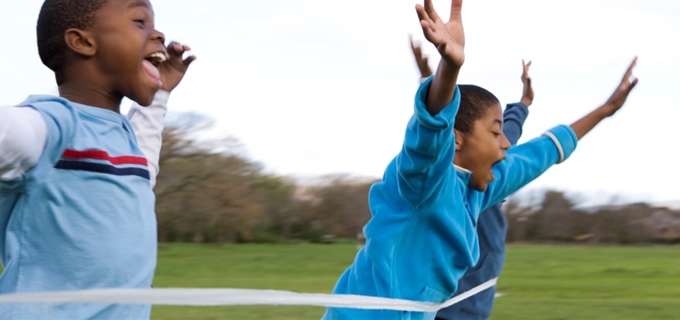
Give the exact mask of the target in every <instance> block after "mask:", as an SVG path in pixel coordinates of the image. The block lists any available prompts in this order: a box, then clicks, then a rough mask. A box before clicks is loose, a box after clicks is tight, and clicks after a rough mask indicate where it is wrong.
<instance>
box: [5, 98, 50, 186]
mask: <svg viewBox="0 0 680 320" xmlns="http://www.w3.org/2000/svg"><path fill="white" fill-rule="evenodd" d="M0 114H1V115H2V117H0V150H2V152H0V180H3V181H10V180H14V179H16V178H19V177H21V176H22V175H23V174H24V173H26V172H27V171H28V170H30V169H31V168H33V166H35V165H36V164H37V163H38V160H39V159H40V157H41V155H42V153H43V149H44V148H45V144H46V142H47V124H46V123H45V120H44V118H43V117H42V115H41V114H40V112H39V111H37V110H35V109H33V108H22V107H0Z"/></svg>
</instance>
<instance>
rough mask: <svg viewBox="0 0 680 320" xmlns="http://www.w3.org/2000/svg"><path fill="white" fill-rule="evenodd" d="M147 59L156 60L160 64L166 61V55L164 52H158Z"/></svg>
mask: <svg viewBox="0 0 680 320" xmlns="http://www.w3.org/2000/svg"><path fill="white" fill-rule="evenodd" d="M147 58H150V59H155V60H156V61H157V62H158V63H163V62H165V60H166V57H165V54H164V53H162V52H156V53H153V54H151V55H149V56H148V57H147Z"/></svg>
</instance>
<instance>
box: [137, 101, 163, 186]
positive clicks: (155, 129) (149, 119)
mask: <svg viewBox="0 0 680 320" xmlns="http://www.w3.org/2000/svg"><path fill="white" fill-rule="evenodd" d="M169 95H170V93H169V92H167V91H159V92H158V93H156V96H155V97H154V100H153V102H152V103H151V105H149V106H148V107H141V106H139V105H138V104H133V106H132V108H131V109H130V112H129V113H128V119H129V121H130V124H131V125H132V129H133V130H134V132H135V137H136V138H137V145H138V146H139V149H140V150H141V151H142V153H144V156H145V157H146V159H147V162H148V166H149V176H150V180H151V186H152V187H153V186H155V184H156V176H157V175H158V172H159V170H160V168H159V161H160V151H161V146H162V144H163V128H164V124H165V114H166V113H167V103H168V98H169Z"/></svg>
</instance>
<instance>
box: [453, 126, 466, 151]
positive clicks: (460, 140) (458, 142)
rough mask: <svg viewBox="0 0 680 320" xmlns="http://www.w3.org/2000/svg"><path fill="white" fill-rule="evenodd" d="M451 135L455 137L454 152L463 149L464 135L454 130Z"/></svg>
mask: <svg viewBox="0 0 680 320" xmlns="http://www.w3.org/2000/svg"><path fill="white" fill-rule="evenodd" d="M453 135H454V136H455V137H456V152H458V151H460V149H462V148H463V144H464V143H465V135H464V134H463V133H462V132H460V131H458V130H456V129H453Z"/></svg>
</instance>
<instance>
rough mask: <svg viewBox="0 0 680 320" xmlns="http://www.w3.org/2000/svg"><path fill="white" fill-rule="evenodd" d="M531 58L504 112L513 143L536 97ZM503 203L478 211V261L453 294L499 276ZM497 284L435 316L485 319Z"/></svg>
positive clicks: (421, 64) (425, 72) (416, 52)
mask: <svg viewBox="0 0 680 320" xmlns="http://www.w3.org/2000/svg"><path fill="white" fill-rule="evenodd" d="M411 50H412V51H413V56H414V58H415V60H416V64H417V65H418V69H419V70H420V75H421V79H422V81H425V80H426V79H427V78H429V77H430V76H432V70H431V69H430V66H429V64H428V61H427V56H425V55H423V52H422V50H421V48H420V46H419V45H417V44H416V43H414V42H413V40H411ZM530 66H531V61H529V62H528V63H525V62H524V60H522V77H521V80H522V83H523V84H524V87H523V88H522V98H521V99H520V101H519V102H516V103H511V104H508V105H507V106H506V108H505V111H504V112H503V134H505V136H506V137H507V138H508V141H510V144H511V145H513V146H514V145H516V144H517V141H518V140H519V138H520V136H521V135H522V126H523V125H524V121H525V120H526V118H527V116H528V115H529V106H530V105H531V103H532V102H533V101H534V90H533V87H532V86H531V78H530V77H529V67H530ZM501 205H502V203H497V204H494V205H493V206H491V207H489V208H488V209H486V210H485V211H483V212H482V213H481V214H480V215H479V220H478V221H477V234H478V236H479V261H478V262H477V264H476V265H475V266H474V267H472V268H469V269H468V270H467V271H466V272H465V274H464V275H463V277H462V278H461V279H460V280H459V281H458V289H457V290H456V293H455V294H454V296H457V295H459V294H463V293H465V292H467V291H468V290H472V289H473V288H475V287H477V286H479V285H481V284H482V283H484V282H487V281H489V280H491V279H495V278H498V277H499V276H500V274H501V271H502V269H503V263H504V261H505V234H506V231H507V228H508V221H507V219H506V218H505V214H504V213H503V211H502V210H501ZM495 294H496V286H493V287H491V288H489V289H486V290H484V291H482V292H480V293H477V294H475V295H473V296H471V297H469V298H467V299H465V300H463V301H460V302H458V303H456V304H454V305H452V306H450V307H448V308H445V309H442V310H439V311H438V312H437V317H436V320H482V319H488V318H489V317H490V316H491V310H492V309H493V303H494V300H495Z"/></svg>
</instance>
